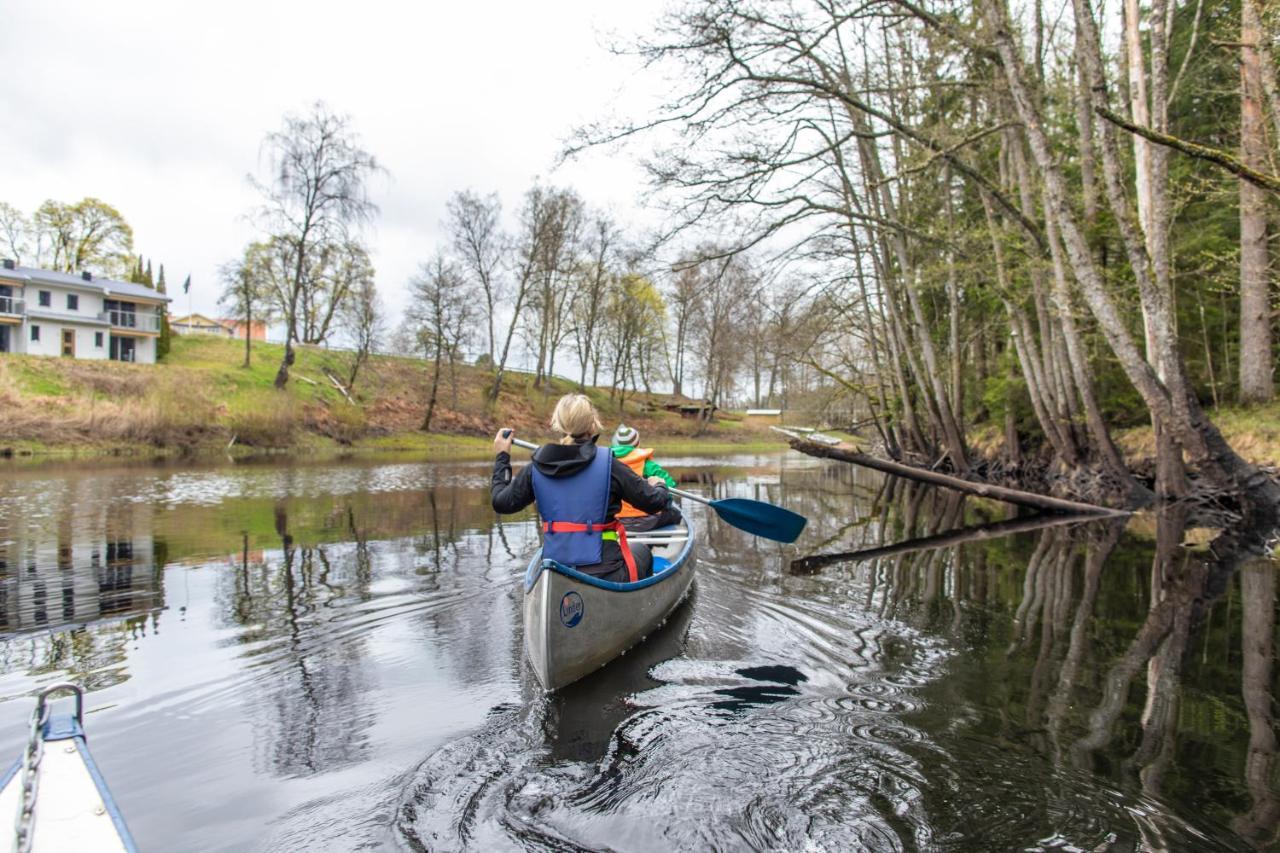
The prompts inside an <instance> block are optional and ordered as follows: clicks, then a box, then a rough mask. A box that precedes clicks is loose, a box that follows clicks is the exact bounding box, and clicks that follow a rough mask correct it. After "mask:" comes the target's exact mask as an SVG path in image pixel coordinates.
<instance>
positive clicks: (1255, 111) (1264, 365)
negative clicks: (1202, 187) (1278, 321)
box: [1239, 0, 1274, 403]
mask: <svg viewBox="0 0 1280 853" xmlns="http://www.w3.org/2000/svg"><path fill="white" fill-rule="evenodd" d="M1241 11H1242V14H1241V18H1240V161H1241V162H1242V163H1243V164H1244V165H1246V166H1249V167H1251V168H1254V169H1265V168H1266V166H1267V163H1266V159H1267V151H1266V137H1265V134H1264V131H1263V113H1262V99H1263V88H1262V69H1261V65H1262V62H1261V56H1260V55H1259V52H1258V50H1257V47H1256V46H1257V45H1258V43H1259V42H1260V41H1261V40H1262V38H1263V33H1262V27H1261V22H1260V21H1259V20H1258V17H1257V10H1256V9H1255V8H1253V3H1252V2H1249V0H1246V2H1245V3H1244V4H1243V9H1242V10H1241ZM1239 183H1240V401H1241V402H1242V403H1264V402H1267V401H1268V400H1270V399H1271V398H1272V396H1273V394H1274V389H1273V386H1272V375H1271V372H1272V359H1271V300H1270V298H1269V297H1270V293H1269V290H1270V288H1269V284H1270V282H1269V278H1270V276H1269V275H1268V269H1267V267H1268V263H1267V202H1266V191H1265V190H1263V189H1262V188H1260V187H1258V186H1255V185H1254V184H1252V183H1250V182H1249V181H1246V180H1244V179H1240V182H1239Z"/></svg>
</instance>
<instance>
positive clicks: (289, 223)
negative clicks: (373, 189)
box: [249, 102, 381, 388]
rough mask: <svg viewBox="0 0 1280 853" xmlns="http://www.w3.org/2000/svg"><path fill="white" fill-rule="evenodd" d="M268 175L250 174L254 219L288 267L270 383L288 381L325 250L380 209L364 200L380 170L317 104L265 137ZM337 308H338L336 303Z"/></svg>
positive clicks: (346, 124) (345, 124) (346, 126)
mask: <svg viewBox="0 0 1280 853" xmlns="http://www.w3.org/2000/svg"><path fill="white" fill-rule="evenodd" d="M264 145H265V147H266V149H267V158H268V177H267V178H266V179H265V180H259V179H257V178H255V177H253V176H250V177H249V181H250V183H251V184H252V185H253V186H254V187H255V188H256V189H257V190H258V191H259V192H260V193H262V195H263V199H264V201H263V205H262V207H261V208H260V210H259V218H260V220H261V222H262V224H263V226H264V228H265V229H266V231H267V233H268V234H271V235H272V236H273V237H275V238H277V239H279V240H281V241H284V242H286V243H287V244H289V246H290V247H291V253H292V256H293V268H292V269H291V270H290V272H289V276H288V278H287V280H286V281H285V282H284V288H283V290H282V293H281V296H282V300H281V303H282V310H281V312H280V313H281V319H282V320H283V321H284V324H285V350H284V358H283V359H282V360H281V362H280V370H279V371H278V372H277V373H276V380H275V385H276V387H277V388H283V387H284V386H285V385H286V384H287V383H288V381H289V368H290V367H291V366H292V365H293V362H294V359H295V357H296V356H295V353H294V346H293V345H294V341H297V340H300V338H299V320H300V318H301V317H302V315H303V314H304V312H305V310H306V309H305V306H304V304H303V302H304V300H305V299H306V295H307V294H308V293H309V292H310V290H311V289H312V288H314V287H315V286H317V284H318V282H317V281H316V274H317V271H319V270H322V269H324V264H323V263H322V258H321V256H322V254H323V252H324V250H325V249H326V248H331V247H333V246H335V245H337V246H340V245H343V244H346V243H347V242H348V241H350V240H351V238H352V231H353V229H356V228H359V227H360V226H362V225H363V224H364V223H366V222H368V221H369V220H370V219H371V218H372V217H373V215H374V214H375V213H376V212H377V207H376V205H374V204H373V202H371V201H370V200H369V197H368V181H369V178H370V177H371V176H373V175H374V174H376V173H378V172H379V171H381V167H380V166H379V165H378V162H377V160H375V159H374V157H373V155H371V154H370V153H369V152H367V151H365V150H364V149H363V148H362V147H361V146H360V141H359V139H358V137H357V136H356V134H355V132H354V131H353V130H352V128H351V120H350V119H349V118H348V117H347V116H343V115H339V114H336V113H334V112H332V111H330V109H329V108H328V107H327V106H326V105H325V104H324V103H322V102H316V103H315V104H313V105H312V107H311V109H310V111H309V112H307V113H306V114H305V115H294V114H290V115H286V116H285V119H284V125H283V127H282V128H281V129H280V130H279V131H276V132H273V133H270V134H268V135H267V137H266V140H265V143H264ZM335 308H336V306H335Z"/></svg>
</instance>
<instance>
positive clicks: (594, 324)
mask: <svg viewBox="0 0 1280 853" xmlns="http://www.w3.org/2000/svg"><path fill="white" fill-rule="evenodd" d="M586 230H587V238H586V240H587V246H586V256H585V257H584V258H583V259H582V261H581V263H580V264H579V265H578V269H577V270H576V274H575V276H574V283H573V287H574V293H575V302H574V303H573V304H574V319H575V323H574V326H573V336H574V342H575V344H576V348H577V354H578V366H579V368H580V373H579V375H578V387H579V388H580V389H583V390H585V389H586V384H587V367H588V365H589V364H590V363H591V360H592V358H593V357H594V356H595V353H596V344H597V335H598V331H599V329H598V327H599V325H600V316H601V314H602V312H603V309H604V307H605V305H606V302H607V298H608V295H609V291H610V289H611V288H612V287H615V286H616V284H617V272H616V271H615V270H614V268H613V265H614V263H615V258H614V253H615V252H616V250H617V243H618V240H619V233H618V226H617V225H616V224H614V222H613V220H612V219H610V218H609V217H607V216H605V215H603V214H599V215H596V216H595V217H593V218H592V220H591V223H590V225H589V226H588V227H587V229H586Z"/></svg>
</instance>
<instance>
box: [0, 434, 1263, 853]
mask: <svg viewBox="0 0 1280 853" xmlns="http://www.w3.org/2000/svg"><path fill="white" fill-rule="evenodd" d="M672 461H673V465H672V466H671V467H672V469H673V472H674V473H676V474H677V475H678V477H679V478H680V479H681V480H682V481H683V482H684V483H686V484H687V485H688V486H689V487H691V488H693V489H695V490H700V491H703V492H704V493H708V494H711V493H714V494H715V495H716V496H719V497H726V496H745V497H759V498H763V499H768V500H771V501H774V502H777V503H782V504H785V505H787V506H789V507H792V508H794V509H796V510H799V511H801V512H804V513H805V514H807V515H808V516H809V517H810V519H811V521H810V525H809V528H808V529H807V530H806V532H805V534H804V536H803V537H802V538H801V540H800V541H799V542H798V543H796V545H794V546H781V545H777V544H775V543H770V542H766V541H764V540H758V539H752V538H750V537H748V536H746V535H745V534H741V533H739V532H738V531H736V530H734V529H732V528H729V527H726V526H724V525H723V524H720V523H718V522H717V521H715V520H714V519H713V518H711V517H708V516H707V515H706V513H704V512H702V508H701V507H695V508H694V509H693V510H692V511H693V513H695V514H696V515H697V516H699V519H700V521H701V524H700V525H699V527H700V529H701V530H702V531H703V532H704V533H705V536H704V539H703V541H702V542H701V543H700V546H701V547H700V561H699V564H698V569H697V581H696V584H695V587H694V593H693V595H692V597H691V599H690V601H689V603H688V604H687V605H686V606H684V607H683V608H682V609H681V610H680V611H678V613H677V615H676V617H675V618H674V619H672V620H671V622H670V623H669V624H668V625H667V627H666V628H665V629H664V630H662V631H661V632H659V633H658V634H657V635H655V636H654V637H651V638H650V640H649V641H648V642H647V643H645V644H643V645H642V646H640V647H638V648H637V649H635V650H633V651H632V652H631V653H630V654H629V655H627V656H626V657H624V658H622V659H620V660H619V661H618V662H616V663H615V664H613V665H611V666H609V667H608V668H606V669H605V670H602V671H601V672H599V673H597V674H596V675H595V676H593V677H591V678H589V679H587V680H586V681H584V682H582V683H580V684H579V685H577V686H575V687H573V688H571V689H569V690H567V691H565V692H563V693H562V694H559V695H556V696H553V697H544V696H543V695H542V694H541V691H540V690H539V689H538V688H537V685H536V684H535V683H534V681H533V678H532V675H531V673H530V672H529V671H528V670H527V668H526V666H525V664H524V662H523V660H522V651H521V643H522V637H521V617H520V596H521V587H520V577H521V574H522V572H523V569H524V566H525V564H526V563H527V561H528V558H529V555H530V554H531V553H532V552H533V550H534V549H535V548H536V546H537V532H536V530H535V527H534V525H533V523H532V522H531V520H530V518H529V517H528V516H520V517H511V518H507V519H505V520H503V521H502V522H501V523H499V522H498V520H497V519H495V517H494V514H493V513H492V511H491V510H490V509H489V508H488V494H487V482H488V477H489V468H488V465H487V464H485V463H457V464H418V463H406V462H403V461H391V462H381V461H379V462H375V461H369V460H365V461H361V462H347V463H343V462H337V463H333V462H325V463H319V462H300V463H293V464H282V463H280V462H278V461H276V462H271V463H242V464H235V465H232V464H226V465H217V466H206V467H190V466H186V467H177V466H150V465H148V466H118V467H104V466H92V467H90V466H79V467H37V468H29V467H28V468H18V467H14V468H7V469H0V631H3V639H2V640H0V744H2V745H7V746H5V747H4V748H5V749H7V750H8V751H9V752H10V753H11V754H12V755H13V756H14V757H16V756H17V754H18V752H19V750H20V748H21V745H22V738H23V736H24V727H25V725H26V720H27V717H28V715H29V713H30V710H31V705H32V700H31V696H32V694H33V691H35V690H37V689H38V688H39V687H40V686H41V685H43V684H47V683H50V682H53V681H58V680H62V679H65V678H72V679H75V680H78V681H81V682H82V683H84V684H86V685H87V686H88V688H89V690H90V693H89V696H88V705H89V709H90V714H89V717H88V719H87V722H86V726H87V729H88V732H89V737H90V742H91V744H92V746H93V749H94V753H95V756H96V757H97V759H98V761H99V763H100V765H101V766H102V768H103V770H104V772H105V774H106V776H107V779H108V781H109V782H110V784H111V786H112V789H113V791H114V793H115V794H116V797H117V799H118V800H119V802H120V805H121V807H122V809H123V811H124V813H125V816H126V818H127V820H128V821H129V824H130V826H131V828H132V829H133V831H134V834H135V835H136V837H137V839H138V841H139V843H140V845H141V847H142V848H143V849H144V850H193V851H195V850H280V851H292V850H304V849H305V850H351V849H376V848H390V849H396V848H400V849H409V850H422V849H430V850H436V849H456V848H471V849H477V850H495V849H521V848H523V849H533V850H573V849H581V848H588V849H600V848H609V849H617V850H670V849H676V848H686V849H722V850H730V849H746V848H765V849H791V850H857V849H868V850H904V851H910V850H966V851H967V850H974V851H977V850H996V849H998V850H1003V849H1026V850H1087V851H1094V850H1136V849H1169V850H1192V849H1194V850H1215V849H1220V850H1238V849H1275V847H1276V844H1277V827H1278V826H1280V786H1278V785H1277V775H1276V774H1277V757H1276V756H1277V745H1276V727H1275V708H1274V696H1275V688H1276V667H1275V664H1274V660H1275V644H1276V638H1275V634H1274V631H1273V626H1274V624H1275V620H1276V578H1275V574H1276V571H1277V569H1276V566H1275V564H1273V563H1268V562H1265V561H1259V560H1256V559H1253V560H1250V559H1238V558H1233V557H1231V556H1230V555H1226V556H1224V555H1223V554H1221V553H1218V552H1217V551H1215V550H1214V549H1205V548H1203V547H1201V546H1199V545H1198V544H1197V543H1202V542H1203V541H1204V540H1205V538H1206V537H1205V536H1204V535H1203V534H1202V533H1200V532H1198V531H1190V532H1187V531H1185V530H1183V524H1182V523H1181V520H1180V519H1178V518H1172V517H1165V518H1161V519H1159V520H1153V519H1145V520H1139V521H1135V522H1132V523H1130V524H1129V525H1128V527H1127V528H1126V527H1124V525H1123V523H1121V524H1120V525H1116V524H1114V523H1106V524H1098V523H1094V524H1074V525H1059V526H1055V527H1049V528H1043V529H1038V530H1025V529H1024V530H1022V532H1016V531H1017V530H1018V529H1019V528H1020V527H1025V525H1024V524H1022V523H1020V522H1014V523H1012V524H1010V523H1005V524H1003V525H999V526H997V527H996V528H995V529H982V528H977V526H978V525H982V524H985V523H990V522H993V521H994V522H998V521H1001V520H1003V519H1004V518H1005V517H1004V516H998V517H997V516H995V515H993V514H992V513H997V512H1001V510H995V509H993V508H992V507H990V506H982V507H979V506H975V505H968V504H965V503H963V502H961V501H960V500H959V499H957V498H955V497H948V496H947V495H944V494H940V493H937V492H932V491H927V490H923V489H918V488H913V487H910V486H908V485H905V484H901V483H897V482H893V481H886V480H884V479H882V478H879V477H878V476H873V475H869V474H867V473H865V472H859V471H857V470H855V469H853V468H851V467H848V466H844V465H840V464H838V463H834V464H821V463H818V462H816V461H814V460H808V459H805V458H802V457H796V456H782V455H778V456H759V457H744V456H735V457H720V458H686V459H678V460H672ZM1011 529H1012V530H1013V531H1015V532H1010V530H1011ZM952 531H960V533H958V534H954V535H948V533H949V532H952ZM965 540H967V541H965ZM1184 540H1185V541H1187V542H1188V543H1189V544H1190V545H1192V546H1193V547H1184V546H1183V544H1182V543H1183V542H1184ZM904 543H905V544H904ZM868 549H872V550H868Z"/></svg>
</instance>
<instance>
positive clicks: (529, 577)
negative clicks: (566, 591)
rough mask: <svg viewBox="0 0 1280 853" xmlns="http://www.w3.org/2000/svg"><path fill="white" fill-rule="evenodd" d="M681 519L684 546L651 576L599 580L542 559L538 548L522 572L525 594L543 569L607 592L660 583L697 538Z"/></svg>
mask: <svg viewBox="0 0 1280 853" xmlns="http://www.w3.org/2000/svg"><path fill="white" fill-rule="evenodd" d="M682 521H683V523H684V526H685V528H686V529H687V530H688V538H687V539H686V540H685V543H684V547H683V548H681V549H680V553H679V554H677V555H676V556H675V557H673V558H672V559H671V561H670V563H668V565H667V568H665V569H663V570H662V571H661V572H658V573H656V574H654V575H652V576H651V577H647V578H645V579H644V580H638V581H636V582H635V583H614V582H613V581H605V580H600V578H596V577H592V576H591V575H588V574H585V573H583V572H580V571H578V570H577V569H575V568H573V567H572V566H566V565H564V564H563V563H557V562H556V561H554V560H543V559H542V549H541V548H539V549H538V550H537V552H536V553H535V554H534V555H533V559H531V560H530V561H529V567H528V568H527V569H526V570H525V573H524V591H525V594H526V595H527V594H528V593H530V592H532V591H533V587H534V585H535V584H536V583H537V582H538V576H539V575H540V574H542V572H544V571H549V572H557V573H559V574H562V575H564V576H565V577H567V578H569V579H571V580H573V581H575V582H577V583H581V584H586V585H587V586H594V587H596V588H598V589H603V590H608V591H609V592H633V591H636V590H641V589H644V588H645V587H650V586H654V585H655V584H659V583H662V582H663V581H664V580H666V579H667V578H670V577H672V576H674V575H676V574H677V573H678V572H679V571H680V569H681V567H683V566H684V564H685V563H686V562H688V559H689V554H690V553H691V552H692V551H693V546H694V540H695V539H696V538H697V535H696V533H695V531H694V527H693V522H692V521H690V520H689V518H688V517H687V516H686V517H685V518H683V519H682ZM660 529H665V528H660Z"/></svg>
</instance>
